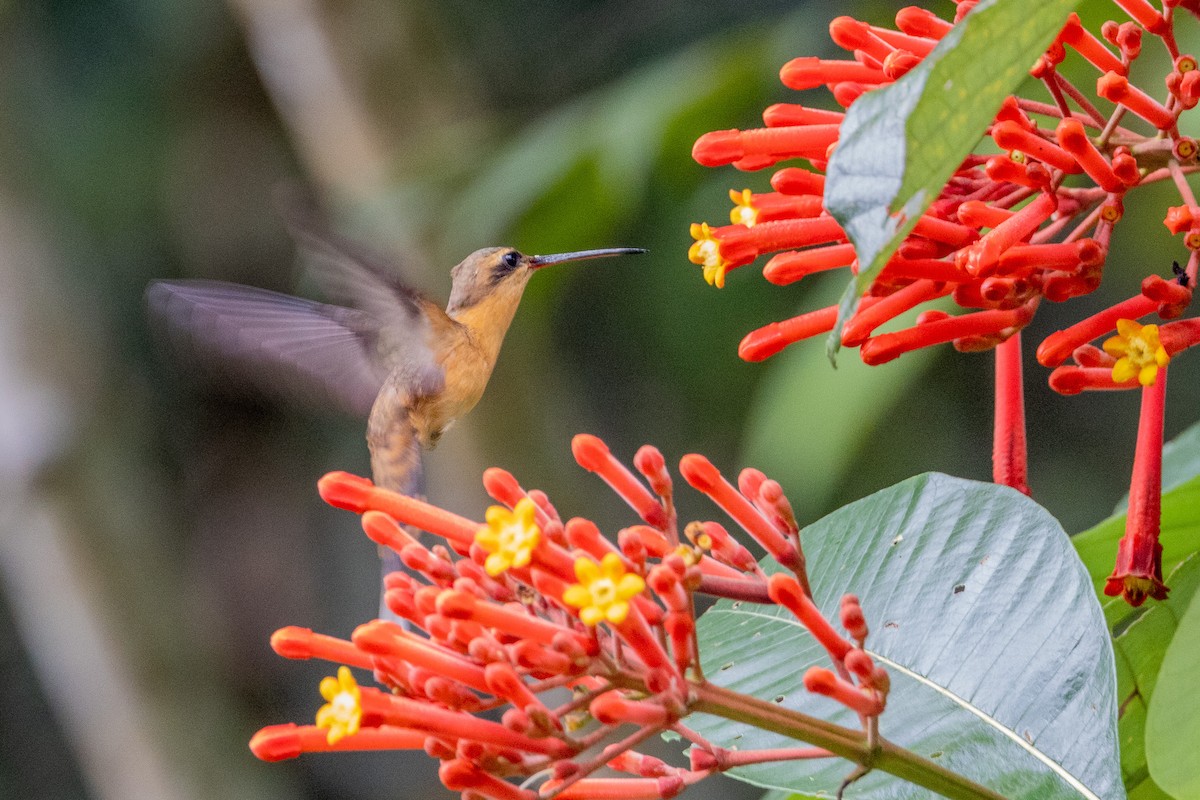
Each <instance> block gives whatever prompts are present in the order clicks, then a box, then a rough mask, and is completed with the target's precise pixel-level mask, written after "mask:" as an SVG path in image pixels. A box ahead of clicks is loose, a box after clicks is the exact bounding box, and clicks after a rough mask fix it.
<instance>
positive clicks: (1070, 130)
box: [1054, 117, 1126, 192]
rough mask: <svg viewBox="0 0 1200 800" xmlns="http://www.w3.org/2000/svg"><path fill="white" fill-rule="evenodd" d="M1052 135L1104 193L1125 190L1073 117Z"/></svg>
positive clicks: (1123, 184)
mask: <svg viewBox="0 0 1200 800" xmlns="http://www.w3.org/2000/svg"><path fill="white" fill-rule="evenodd" d="M1054 135H1055V138H1057V139H1058V143H1059V145H1061V146H1062V149H1063V150H1065V151H1066V152H1067V153H1069V154H1070V155H1071V157H1072V158H1074V159H1075V160H1076V161H1077V162H1078V163H1079V166H1081V167H1083V171H1084V172H1086V173H1087V174H1088V177H1089V178H1091V179H1092V180H1094V181H1095V182H1096V183H1097V185H1099V186H1100V187H1101V188H1102V189H1104V191H1106V192H1122V191H1124V190H1125V188H1126V187H1125V183H1124V182H1123V181H1122V180H1121V179H1120V178H1118V177H1117V173H1115V172H1113V168H1112V165H1111V164H1109V163H1108V161H1107V160H1105V158H1104V156H1103V155H1102V154H1101V153H1100V151H1099V150H1097V149H1096V146H1095V145H1094V144H1092V140H1091V139H1090V138H1088V135H1087V131H1086V130H1084V127H1083V123H1082V122H1080V121H1079V120H1077V119H1075V118H1074V117H1069V118H1067V119H1064V120H1063V121H1062V122H1060V123H1058V128H1057V129H1055V131H1054Z"/></svg>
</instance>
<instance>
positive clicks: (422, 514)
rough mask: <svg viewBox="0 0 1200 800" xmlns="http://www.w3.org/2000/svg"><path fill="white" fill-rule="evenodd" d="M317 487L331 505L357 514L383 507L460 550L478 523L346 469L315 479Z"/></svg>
mask: <svg viewBox="0 0 1200 800" xmlns="http://www.w3.org/2000/svg"><path fill="white" fill-rule="evenodd" d="M317 490H318V491H319V492H320V494H321V499H323V500H324V501H325V502H326V503H329V505H331V506H334V507H336V508H344V509H346V510H348V511H354V512H357V513H359V514H362V513H363V512H365V511H382V512H384V513H385V514H387V515H388V516H390V517H392V518H393V519H395V520H397V521H398V522H401V523H403V524H405V525H412V526H413V527H414V528H420V529H421V530H424V531H429V532H430V533H432V534H435V535H437V536H441V537H443V538H445V539H446V540H447V541H449V542H450V544H451V545H452V546H454V548H455V550H458V551H459V552H466V549H467V548H468V547H470V546H471V542H472V541H474V539H475V532H476V531H477V530H479V527H480V526H479V523H478V522H472V521H471V520H469V519H466V518H464V517H460V516H458V515H457V514H452V513H450V512H449V511H444V510H442V509H440V508H438V507H437V506H432V505H429V504H428V503H425V502H422V501H421V500H417V499H416V498H413V497H407V496H405V495H402V494H397V493H396V492H392V491H389V490H387V489H382V488H379V487H377V486H375V484H373V483H371V481H369V480H367V479H366V478H360V477H358V476H356V475H351V474H349V473H347V472H331V473H329V474H328V475H326V476H325V477H323V478H321V480H320V481H318V482H317ZM460 548H461V549H460Z"/></svg>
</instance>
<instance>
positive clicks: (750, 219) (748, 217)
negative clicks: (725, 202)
mask: <svg viewBox="0 0 1200 800" xmlns="http://www.w3.org/2000/svg"><path fill="white" fill-rule="evenodd" d="M729 199H730V200H732V201H733V208H732V209H730V211H729V221H730V222H732V223H733V224H734V225H745V226H746V227H747V228H753V227H754V223H756V222H758V209H757V208H755V207H754V192H752V191H750V190H749V189H742V190H741V191H740V192H739V191H738V190H737V189H730V190H729Z"/></svg>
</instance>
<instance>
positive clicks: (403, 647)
mask: <svg viewBox="0 0 1200 800" xmlns="http://www.w3.org/2000/svg"><path fill="white" fill-rule="evenodd" d="M351 639H352V640H353V641H354V644H355V646H356V647H358V648H359V649H361V650H363V651H365V652H368V653H375V654H378V655H385V656H392V657H394V658H398V659H400V660H402V661H404V662H405V663H408V664H413V665H416V666H419V667H424V668H425V669H428V670H430V671H431V672H434V673H437V674H439V675H446V676H449V677H451V678H453V679H454V680H455V681H458V682H459V683H462V684H464V685H466V686H469V687H471V688H472V689H478V690H479V691H482V692H486V691H487V690H488V686H487V681H486V680H485V678H484V671H483V668H482V667H480V666H478V665H476V664H473V663H471V661H470V660H468V659H465V658H463V657H461V656H459V655H457V654H455V653H451V652H448V651H445V650H441V649H439V648H437V647H436V646H434V645H433V644H431V643H430V642H429V640H428V639H422V638H420V637H418V636H414V635H413V634H411V633H409V632H408V631H406V630H404V629H403V628H401V627H400V626H399V625H397V624H395V623H394V622H388V621H387V620H382V619H377V620H373V621H371V622H367V623H365V624H363V625H359V626H358V628H356V629H355V630H354V634H353V635H352V636H351Z"/></svg>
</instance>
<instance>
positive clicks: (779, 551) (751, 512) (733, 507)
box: [679, 453, 800, 569]
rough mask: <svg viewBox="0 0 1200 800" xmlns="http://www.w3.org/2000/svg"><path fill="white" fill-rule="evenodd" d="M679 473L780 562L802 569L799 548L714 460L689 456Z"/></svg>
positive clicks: (683, 461)
mask: <svg viewBox="0 0 1200 800" xmlns="http://www.w3.org/2000/svg"><path fill="white" fill-rule="evenodd" d="M679 472H680V473H681V474H682V475H683V478H684V480H686V481H687V482H688V484H690V485H691V487H692V488H693V489H695V490H696V491H698V492H703V493H704V494H706V495H708V496H709V497H710V498H711V499H712V501H713V502H714V503H716V504H717V505H718V506H720V507H721V508H722V509H723V510H724V511H725V513H726V514H728V515H729V516H730V517H732V518H733V519H734V520H736V521H737V523H738V524H739V525H741V526H742V528H743V529H744V530H745V531H746V533H748V534H750V535H751V536H753V537H754V539H755V541H757V542H758V543H759V544H761V545H762V546H763V547H764V548H765V549H766V551H767V552H768V553H770V554H771V555H772V557H774V559H775V560H776V561H778V562H779V563H780V564H782V565H783V566H785V567H788V568H789V569H795V568H799V566H800V560H799V555H800V554H799V553H798V552H797V551H796V546H795V545H794V544H792V542H790V541H789V540H788V539H787V538H786V537H785V536H784V535H783V534H781V533H780V532H779V531H778V530H776V528H775V526H774V525H772V524H771V523H770V522H768V521H767V518H766V517H764V516H763V515H762V514H761V513H760V512H759V510H758V509H757V508H755V507H754V505H753V504H752V503H751V502H750V501H749V500H747V499H746V498H745V497H743V496H742V494H741V493H740V492H738V490H737V489H735V488H733V486H732V485H731V484H730V483H729V481H727V480H725V478H724V477H722V475H721V473H720V471H719V470H718V469H717V468H716V467H715V466H713V464H712V462H711V461H709V460H708V459H707V458H705V457H704V456H701V455H697V454H695V453H692V454H689V455H686V456H684V457H683V458H682V459H681V460H680V462H679Z"/></svg>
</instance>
